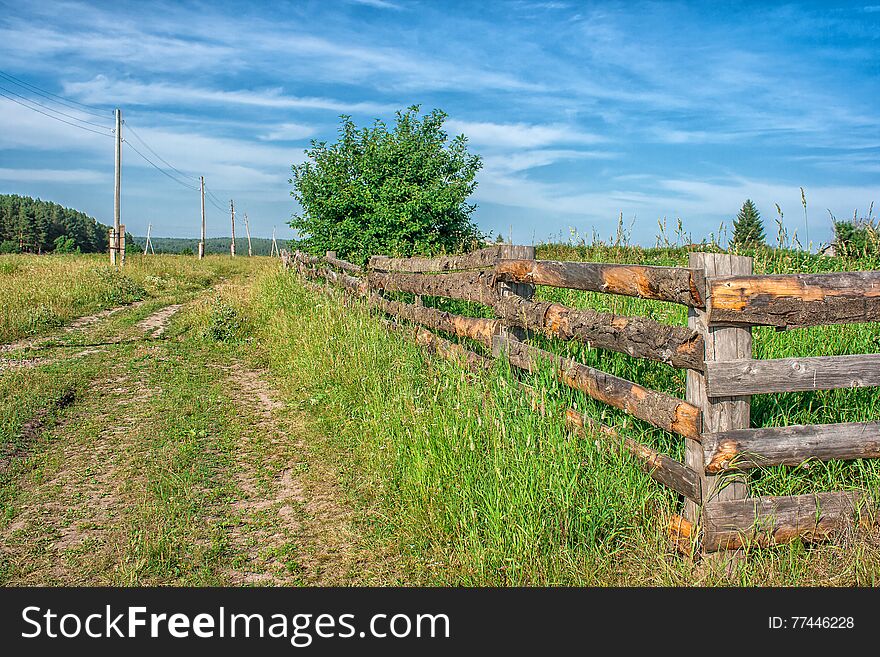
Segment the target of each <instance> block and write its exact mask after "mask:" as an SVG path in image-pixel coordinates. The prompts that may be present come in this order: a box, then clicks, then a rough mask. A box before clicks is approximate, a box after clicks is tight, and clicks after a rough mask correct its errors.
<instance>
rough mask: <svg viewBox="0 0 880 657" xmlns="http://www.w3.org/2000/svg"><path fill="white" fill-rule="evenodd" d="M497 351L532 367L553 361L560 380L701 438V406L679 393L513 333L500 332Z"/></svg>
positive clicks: (520, 365) (634, 413)
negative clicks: (533, 343)
mask: <svg viewBox="0 0 880 657" xmlns="http://www.w3.org/2000/svg"><path fill="white" fill-rule="evenodd" d="M493 352H494V353H495V354H504V355H505V356H506V357H507V359H508V360H509V362H510V363H511V365H513V366H515V367H518V368H520V369H524V370H528V371H534V370H536V369H537V368H538V367H540V363H541V361H546V362H549V363H551V364H552V365H553V366H554V368H555V369H556V372H557V376H558V378H559V380H560V381H562V382H563V383H564V384H566V385H567V386H569V387H571V388H574V389H576V390H580V391H581V392H583V393H585V394H587V395H589V396H590V397H592V398H593V399H597V400H599V401H601V402H604V403H606V404H608V405H610V406H614V407H616V408H619V409H622V410H624V411H626V412H627V413H629V414H630V415H632V416H633V417H636V418H638V419H640V420H644V421H645V422H649V423H650V424H653V425H654V426H656V427H660V428H661V429H665V430H667V431H671V432H673V433H677V434H679V435H682V436H685V437H687V438H692V439H694V440H699V439H700V409H699V408H697V407H696V406H693V405H692V404H689V403H687V402H686V401H683V400H681V399H678V398H677V397H672V396H671V395H667V394H664V393H662V392H656V391H654V390H650V389H648V388H645V387H643V386H640V385H639V384H637V383H633V382H632V381H627V380H626V379H622V378H620V377H616V376H614V375H612V374H608V373H607V372H603V371H601V370H597V369H594V368H592V367H588V366H586V365H583V364H581V363H578V362H576V361H574V360H572V359H571V358H563V357H562V356H557V355H556V354H553V353H550V352H549V351H545V350H543V349H539V348H538V347H533V346H531V345H527V344H525V343H524V342H520V341H519V340H516V339H514V338H512V337H501V336H497V337H496V338H495V339H494V344H493Z"/></svg>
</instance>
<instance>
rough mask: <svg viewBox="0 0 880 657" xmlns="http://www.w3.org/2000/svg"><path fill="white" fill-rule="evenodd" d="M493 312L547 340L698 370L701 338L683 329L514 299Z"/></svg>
mask: <svg viewBox="0 0 880 657" xmlns="http://www.w3.org/2000/svg"><path fill="white" fill-rule="evenodd" d="M495 311H496V313H497V315H498V316H499V317H501V318H502V319H504V320H506V321H507V322H509V323H511V324H515V325H517V326H521V327H523V328H525V329H528V330H531V331H537V332H539V333H543V334H544V335H548V336H551V337H556V338H560V339H562V340H577V341H579V342H584V343H587V344H589V345H590V346H591V347H594V348H597V349H610V350H612V351H618V352H621V353H624V354H629V355H630V356H634V357H637V358H648V359H650V360H654V361H658V362H661V363H668V364H669V365H672V366H673V367H683V368H688V369H693V370H702V369H703V338H702V337H701V336H700V335H699V334H698V333H697V332H695V331H694V330H693V329H689V328H686V327H684V326H669V325H668V324H661V323H659V322H655V321H654V320H653V319H649V318H647V317H624V316H621V315H612V314H610V313H601V312H599V311H597V310H593V309H589V308H588V309H575V308H567V307H566V306H562V305H560V304H558V303H552V302H549V301H540V302H532V301H527V300H525V299H522V298H520V297H516V296H507V297H501V298H500V299H498V300H497V301H496V302H495Z"/></svg>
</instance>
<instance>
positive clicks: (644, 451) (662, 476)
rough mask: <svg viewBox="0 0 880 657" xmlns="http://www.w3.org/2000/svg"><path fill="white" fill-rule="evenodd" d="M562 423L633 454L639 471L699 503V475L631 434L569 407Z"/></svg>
mask: <svg viewBox="0 0 880 657" xmlns="http://www.w3.org/2000/svg"><path fill="white" fill-rule="evenodd" d="M565 423H566V424H567V425H568V426H569V427H570V428H572V429H575V430H580V431H583V430H584V429H587V430H589V431H591V432H592V433H593V434H594V435H595V436H596V437H597V438H601V439H602V440H604V441H605V442H606V443H608V444H611V445H613V446H614V447H620V448H622V449H624V450H626V451H627V452H628V453H629V454H631V455H632V456H634V457H635V458H636V459H637V460H638V461H639V464H640V466H641V468H642V470H643V471H645V472H647V473H648V474H649V475H650V476H651V479H653V480H654V481H658V482H660V483H661V484H663V485H664V486H667V487H668V488H671V489H672V490H674V491H675V492H677V493H679V494H681V495H684V496H685V497H687V498H688V499H691V500H693V501H694V502H696V503H697V504H699V503H700V476H699V475H698V474H697V473H696V472H694V471H693V470H691V469H690V468H689V467H687V466H685V465H682V464H681V463H679V462H678V461H676V460H675V459H673V458H670V457H668V456H666V455H665V454H660V453H659V452H656V451H654V450H653V449H651V448H650V447H647V446H646V445H643V444H641V443H639V442H636V441H635V440H632V439H631V438H627V437H625V436H621V435H620V434H619V433H617V432H616V431H615V430H614V429H612V428H611V427H608V426H605V425H603V424H600V423H599V422H596V421H594V420H592V419H590V418H588V417H586V416H585V415H584V414H583V413H578V412H577V411H576V410H574V409H573V408H569V409H568V410H567V411H566V412H565Z"/></svg>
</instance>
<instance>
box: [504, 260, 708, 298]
mask: <svg viewBox="0 0 880 657" xmlns="http://www.w3.org/2000/svg"><path fill="white" fill-rule="evenodd" d="M495 275H496V276H497V277H498V280H500V281H505V282H512V283H532V284H534V285H548V286H551V287H564V288H569V289H572V290H587V291H590V292H602V293H605V294H620V295H624V296H630V297H641V298H642V299H657V300H660V301H670V302H672V303H679V304H683V305H685V306H693V307H696V308H702V307H703V306H704V305H705V298H706V297H705V280H704V278H703V272H702V270H700V269H685V268H681V267H650V266H645V265H616V264H607V263H599V262H573V261H572V262H569V261H557V260H501V261H500V262H499V263H498V264H497V265H496V266H495Z"/></svg>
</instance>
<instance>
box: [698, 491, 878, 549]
mask: <svg viewBox="0 0 880 657" xmlns="http://www.w3.org/2000/svg"><path fill="white" fill-rule="evenodd" d="M856 518H858V519H859V520H861V521H862V522H864V523H865V524H868V523H873V522H874V520H875V508H874V504H873V502H871V501H870V500H869V498H867V497H866V496H865V495H864V494H863V493H860V492H849V491H848V492H835V493H817V494H814V495H792V496H787V497H753V498H747V499H742V500H724V501H715V502H709V503H708V504H706V505H705V506H704V507H703V549H704V550H706V551H707V552H713V551H715V550H725V549H735V548H739V547H743V546H745V545H762V546H767V545H775V544H779V543H787V542H789V541H792V540H794V539H795V538H798V537H800V538H802V539H804V540H807V541H819V540H825V539H828V538H831V537H833V536H834V535H835V534H838V533H840V532H842V531H844V530H845V529H846V528H847V527H849V526H851V525H852V523H853V520H854V519H856Z"/></svg>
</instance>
